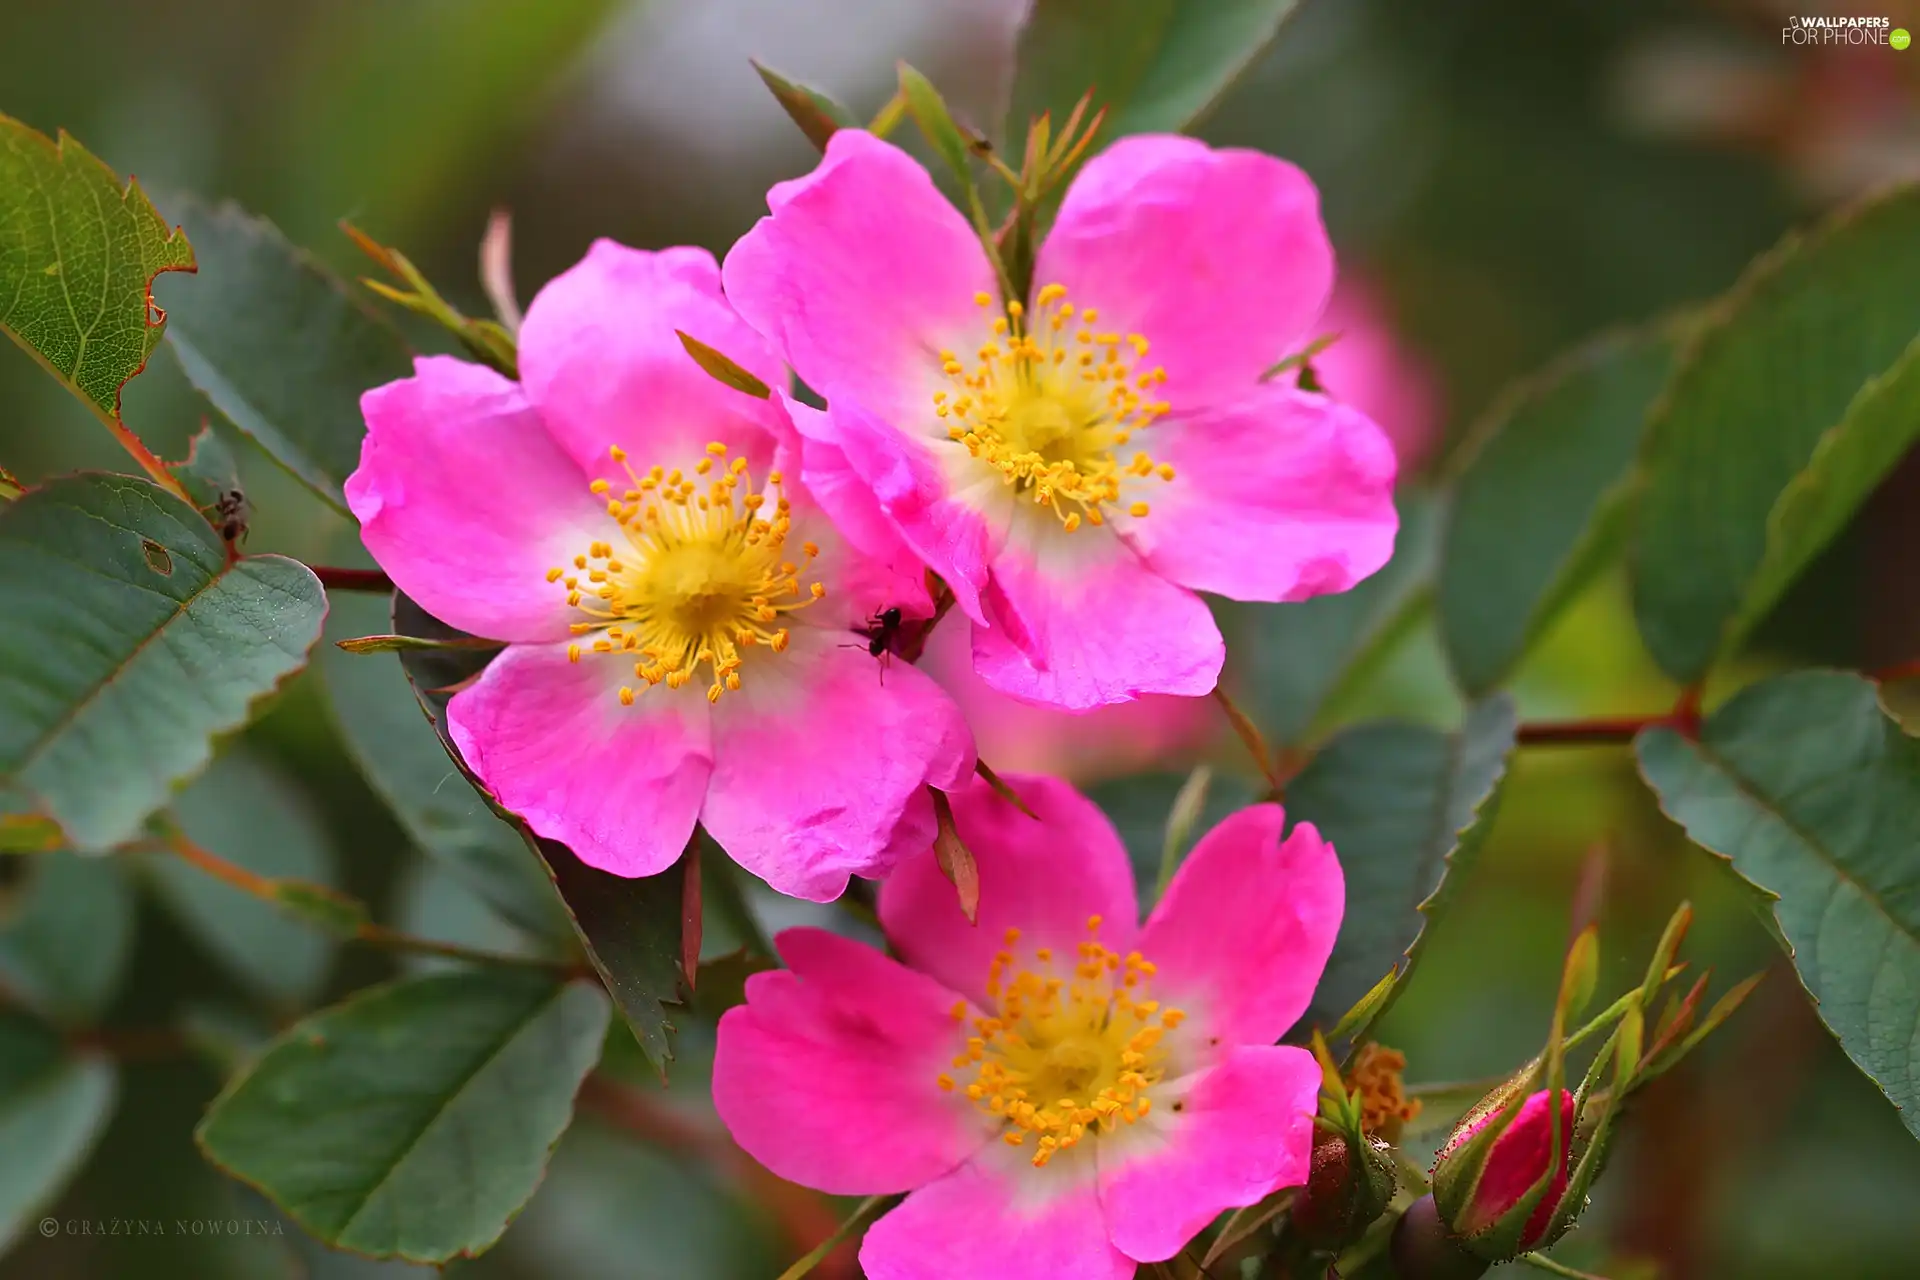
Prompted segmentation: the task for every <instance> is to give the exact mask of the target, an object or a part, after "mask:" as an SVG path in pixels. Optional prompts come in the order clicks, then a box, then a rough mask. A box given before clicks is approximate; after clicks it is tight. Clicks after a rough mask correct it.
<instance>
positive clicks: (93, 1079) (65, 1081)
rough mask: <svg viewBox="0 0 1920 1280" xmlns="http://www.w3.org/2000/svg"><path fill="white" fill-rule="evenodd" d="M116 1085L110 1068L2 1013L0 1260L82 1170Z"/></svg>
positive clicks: (35, 1025) (34, 1026) (103, 1124)
mask: <svg viewBox="0 0 1920 1280" xmlns="http://www.w3.org/2000/svg"><path fill="white" fill-rule="evenodd" d="M115 1083H116V1073H115V1071H114V1068H113V1064H112V1063H111V1062H109V1061H107V1060H106V1059H104V1058H101V1057H99V1056H97V1055H94V1054H75V1053H72V1052H70V1051H69V1050H68V1049H67V1048H66V1046H65V1045H64V1044H62V1043H61V1040H60V1037H59V1036H58V1035H57V1034H55V1033H54V1032H53V1031H52V1029H50V1028H48V1027H45V1026H42V1025H41V1024H39V1023H37V1022H34V1021H32V1020H31V1019H28V1018H23V1017H21V1016H19V1015H18V1014H11V1013H0V1254H4V1253H5V1252H6V1251H7V1249H8V1248H9V1247H11V1246H12V1244H13V1242H14V1241H15V1240H16V1239H18V1238H19V1236H20V1233H21V1231H22V1229H24V1228H25V1226H26V1224H27V1220H28V1219H29V1218H31V1217H32V1216H33V1215H34V1214H36V1213H38V1212H40V1210H42V1209H43V1208H45V1207H46V1206H47V1205H48V1204H50V1203H52V1202H53V1200H54V1199H55V1197H57V1196H58V1195H59V1194H60V1190H61V1188H62V1187H63V1186H65V1185H66V1182H67V1180H68V1179H69V1178H71V1177H72V1176H73V1175H74V1174H75V1173H77V1172H78V1171H79V1169H80V1166H81V1164H82V1163H83V1162H84V1161H85V1160H86V1158H87V1153H88V1152H89V1151H91V1150H92V1149H93V1144H94V1142H95V1141H96V1140H97V1139H98V1138H99V1136H100V1132H101V1130H102V1129H104V1128H105V1127H106V1123H107V1119H108V1117H109V1116H111V1115H112V1114H113V1098H114V1093H115Z"/></svg>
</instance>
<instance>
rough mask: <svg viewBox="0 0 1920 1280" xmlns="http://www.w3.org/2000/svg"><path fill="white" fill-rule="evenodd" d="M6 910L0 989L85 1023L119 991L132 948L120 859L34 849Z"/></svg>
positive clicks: (130, 904) (129, 902) (130, 907)
mask: <svg viewBox="0 0 1920 1280" xmlns="http://www.w3.org/2000/svg"><path fill="white" fill-rule="evenodd" d="M26 874H27V881H26V883H25V884H24V885H22V886H20V888H19V889H18V890H17V891H16V895H15V896H14V898H13V901H12V902H11V903H10V904H8V907H7V909H6V910H4V911H0V986H4V987H5V988H6V989H8V990H11V991H12V992H14V993H15V994H16V995H17V996H18V997H19V998H20V999H22V1000H24V1001H26V1002H27V1003H28V1004H30V1005H32V1006H33V1007H34V1008H35V1009H37V1010H39V1011H40V1012H42V1013H44V1014H46V1015H47V1016H48V1017H50V1018H53V1019H56V1020H57V1021H60V1022H73V1023H87V1022H92V1021H94V1020H95V1019H97V1018H99V1017H100V1015H101V1014H102V1013H104V1012H106V1009H107V1006H108V1005H109V1004H111V1003H112V1002H113V998H114V997H115V996H116V995H118V994H119V991H120V981H121V979H122V978H123V977H125V976H126V970H127V959H128V957H129V956H130V955H131V954H132V953H133V938H134V899H133V888H132V886H131V885H129V884H128V883H127V877H126V874H125V872H124V870H123V869H122V867H121V866H120V864H119V862H118V861H116V860H115V859H112V858H90V857H83V856H81V855H80V854H77V853H67V852H61V853H45V854H35V855H34V856H33V858H32V860H31V861H30V862H29V863H28V864H27V868H26Z"/></svg>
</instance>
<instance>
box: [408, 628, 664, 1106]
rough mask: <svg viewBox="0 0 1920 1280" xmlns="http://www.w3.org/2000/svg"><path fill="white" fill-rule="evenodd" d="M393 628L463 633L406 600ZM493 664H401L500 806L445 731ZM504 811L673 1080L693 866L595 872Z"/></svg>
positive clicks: (422, 655) (445, 658)
mask: <svg viewBox="0 0 1920 1280" xmlns="http://www.w3.org/2000/svg"><path fill="white" fill-rule="evenodd" d="M393 629H394V631H395V632H396V633H398V634H400V635H410V636H428V637H435V638H446V637H452V636H455V635H457V634H458V633H457V632H454V631H453V630H451V629H450V628H449V627H447V626H446V625H445V624H444V623H442V622H440V621H438V620H437V619H435V618H433V617H431V616H430V615H428V614H427V613H426V611H425V610H423V609H421V608H420V606H419V605H417V604H415V603H413V601H411V600H409V599H407V598H406V597H405V596H400V595H396V596H395V597H394V608H393ZM486 659H487V655H485V654H476V653H474V652H473V651H472V650H460V649H415V650H408V651H406V652H404V653H402V654H401V655H400V665H401V666H402V668H404V669H405V671H406V673H407V678H408V679H410V680H411V681H412V682H413V687H414V692H415V693H416V694H417V695H418V696H419V700H420V706H421V707H422V708H423V709H424V710H425V711H426V712H427V714H428V715H429V716H430V717H432V719H433V724H434V728H435V730H436V731H437V732H438V733H439V735H440V741H441V744H442V745H443V746H444V747H445V748H446V753H447V755H448V757H449V758H450V759H452V760H453V762H454V763H455V764H456V765H457V766H458V767H459V769H460V772H461V773H462V774H463V775H465V777H466V779H467V781H468V782H470V783H472V784H473V786H474V788H475V790H477V791H479V792H480V794H481V795H482V796H485V797H486V799H487V801H488V803H489V804H491V803H492V797H491V796H489V795H487V792H486V788H485V787H483V786H482V785H481V783H480V781H479V779H477V778H475V777H474V776H473V774H472V773H471V772H470V771H469V770H468V769H467V766H466V763H465V762H464V761H462V760H461V759H460V752H459V749H458V748H457V747H455V746H454V744H453V739H452V738H451V737H449V736H448V734H447V728H446V725H447V716H446V708H447V703H448V702H449V701H450V698H449V696H448V695H447V693H446V692H445V690H447V689H448V688H451V687H452V686H454V685H457V684H459V683H460V682H462V681H463V680H466V679H469V678H471V677H472V676H473V675H474V674H476V673H477V672H478V671H479V670H480V668H481V667H483V666H484V665H485V664H486ZM495 812H496V813H499V814H500V815H501V816H502V817H505V818H507V819H509V820H510V821H511V822H512V823H513V825H514V829H515V830H517V831H518V832H519V833H520V834H521V836H522V837H523V838H524V839H525V840H526V842H527V845H528V847H530V848H531V849H533V851H534V852H535V853H537V854H538V855H539V856H540V863H541V866H542V867H543V868H544V869H545V870H546V873H547V875H548V876H549V877H551V878H552V880H553V885H554V888H556V889H558V890H559V892H560V899H561V901H562V902H563V903H565V905H566V909H567V913H568V915H569V916H570V917H571V918H572V920H573V927H574V931H575V933H577V934H578V935H579V938H580V941H581V942H582V943H583V944H584V945H585V947H586V949H587V958H588V959H589V960H591V961H592V962H593V967H594V969H595V970H597V971H598V972H599V974H600V976H601V978H602V979H603V980H604V981H605V982H606V984H607V990H608V991H609V992H611V993H612V994H613V998H614V1000H615V1002H617V1003H618V1004H619V1006H620V1012H621V1013H622V1014H623V1015H624V1016H625V1017H626V1020H627V1025H628V1026H630V1027H632V1028H633V1035H634V1039H635V1040H637V1041H639V1044H640V1047H641V1049H642V1050H644V1051H645V1052H646V1055H647V1057H648V1059H649V1060H651V1061H652V1062H653V1063H654V1065H656V1066H657V1067H659V1068H660V1070H661V1073H662V1078H663V1079H664V1078H665V1071H666V1064H667V1062H668V1061H669V1060H671V1059H672V1057H673V1044H672V1041H671V1040H670V1039H669V1036H670V1035H671V1033H672V1032H673V1023H672V1022H671V1021H670V1020H669V1014H668V1006H669V1005H683V1004H685V1003H686V995H687V991H686V974H685V971H684V970H683V968H682V966H681V948H680V940H681V911H682V906H683V902H682V895H683V893H684V887H685V877H686V867H687V861H688V860H687V859H686V858H682V859H680V861H679V862H677V863H675V864H674V865H673V866H672V867H671V868H670V869H669V870H667V871H664V872H662V873H661V874H659V875H657V876H648V877H646V878H644V879H639V880H628V879H624V878H622V877H620V876H615V875H608V874H607V873H606V872H604V871H598V870H595V869H594V868H592V867H590V866H588V865H587V864H586V863H584V862H582V861H580V859H578V858H576V857H574V856H573V852H572V851H571V850H570V849H568V848H567V847H566V846H565V845H563V844H561V843H560V842H559V841H557V840H547V839H543V838H542V837H540V836H538V835H535V834H534V832H533V830H532V829H531V828H529V827H528V826H527V825H526V824H525V823H523V822H521V821H520V820H519V819H518V818H517V817H515V816H514V815H513V814H511V813H508V812H506V811H505V810H500V809H496V810H495Z"/></svg>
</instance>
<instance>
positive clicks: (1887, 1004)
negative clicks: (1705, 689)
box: [1638, 671, 1920, 1136]
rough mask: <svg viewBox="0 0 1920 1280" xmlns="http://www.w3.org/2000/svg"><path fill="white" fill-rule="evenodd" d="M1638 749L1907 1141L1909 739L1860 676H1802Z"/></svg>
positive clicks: (1912, 1078)
mask: <svg viewBox="0 0 1920 1280" xmlns="http://www.w3.org/2000/svg"><path fill="white" fill-rule="evenodd" d="M1638 750H1639V755H1640V772H1641V774H1642V775H1643V776H1644V777H1645V778H1646V780H1647V782H1648V783H1649V784H1651V785H1652V787H1653V789H1654V790H1655V791H1656V792H1658V793H1659V796H1660V806H1661V808H1663V809H1664V810H1666V812H1667V814H1668V816H1669V817H1671V818H1673V819H1674V820H1675V821H1676V822H1678V823H1680V825H1682V826H1683V827H1685V828H1686V829H1687V834H1688V835H1689V836H1691V837H1692V838H1693V840H1694V842H1695V843H1697V844H1700V845H1702V846H1704V847H1705V848H1707V849H1710V850H1712V851H1713V852H1715V853H1717V854H1720V855H1722V856H1723V857H1726V858H1728V859H1730V860H1731V861H1732V863H1733V868H1734V870H1735V871H1737V872H1739V873H1740V875H1741V876H1743V877H1745V878H1746V879H1747V880H1749V881H1751V882H1753V883H1754V884H1755V885H1758V886H1759V887H1760V889H1761V890H1763V891H1764V892H1765V893H1766V894H1767V895H1768V896H1770V897H1773V898H1776V899H1777V901H1774V902H1773V904H1772V906H1773V917H1774V920H1775V922H1776V924H1777V926H1778V929H1779V932H1780V934H1781V935H1782V936H1783V937H1784V938H1785V940H1786V943H1787V946H1788V947H1789V949H1790V950H1791V951H1792V953H1793V962H1794V967H1795V968H1797V969H1798V970H1799V972H1800V980H1801V982H1803V983H1805V984H1806V988H1807V990H1808V992H1809V993H1811V994H1812V996H1813V998H1814V1000H1815V1001H1816V1002H1817V1003H1818V1004H1819V1008H1820V1016H1821V1017H1822V1018H1824V1019H1825V1020H1826V1023H1827V1025H1828V1026H1829V1027H1832V1028H1833V1032H1834V1034H1835V1035H1836V1036H1838V1037H1839V1039H1840V1046H1841V1048H1843V1049H1845V1050H1846V1051H1847V1055H1848V1056H1849V1057H1851V1058H1852V1059H1853V1060H1854V1061H1855V1062H1856V1063H1858V1064H1859V1065H1860V1067H1861V1069H1862V1070H1864V1071H1865V1072H1866V1073H1867V1074H1868V1075H1870V1076H1872V1077H1873V1078H1874V1079H1875V1080H1877V1081H1878V1082H1879V1084H1880V1087H1881V1088H1882V1089H1884V1090H1885V1091H1886V1093H1887V1096H1888V1097H1890V1098H1891V1099H1893V1102H1894V1105H1895V1106H1897V1107H1899V1108H1900V1117H1901V1119H1902V1120H1903V1121H1905V1122H1906V1126H1907V1128H1908V1129H1909V1130H1911V1131H1912V1132H1913V1133H1914V1134H1915V1135H1916V1136H1920V739H1915V738H1911V737H1908V736H1907V735H1906V734H1905V733H1903V732H1902V731H1901V729H1900V726H1899V725H1898V724H1897V723H1895V722H1894V721H1893V719H1892V718H1891V717H1889V716H1888V715H1887V714H1886V712H1885V710H1884V709H1883V708H1882V707H1881V706H1880V701H1879V696H1878V691H1877V690H1876V688H1875V687H1874V685H1873V684H1872V683H1871V682H1869V681H1867V680H1863V679H1861V678H1860V677H1858V676H1854V675H1847V674H1842V673H1840V672H1832V671H1803V672H1797V673H1795V674H1792V675H1787V676H1781V677H1779V678H1777V679H1773V680H1768V681H1764V682H1762V683H1761V684H1757V685H1754V686H1753V687H1751V688H1749V689H1746V690H1743V691H1742V692H1741V693H1740V695H1739V696H1738V697H1736V698H1734V699H1733V701H1731V702H1729V703H1728V704H1727V705H1726V706H1725V707H1723V708H1721V709H1720V710H1719V711H1717V712H1715V713H1714V714H1713V715H1712V716H1711V717H1709V718H1708V720H1707V722H1706V723H1705V724H1704V725H1703V726H1702V727H1701V730H1700V738H1699V741H1697V742H1689V741H1688V740H1687V739H1686V738H1684V737H1682V736H1681V735H1680V734H1678V733H1676V732H1674V731H1673V730H1671V729H1653V730H1649V731H1647V732H1645V733H1642V734H1641V735H1640V739H1639V742H1638Z"/></svg>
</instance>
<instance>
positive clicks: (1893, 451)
mask: <svg viewBox="0 0 1920 1280" xmlns="http://www.w3.org/2000/svg"><path fill="white" fill-rule="evenodd" d="M1917 439H1920V338H1916V339H1915V340H1914V342H1913V343H1912V344H1911V345H1909V346H1908V348H1907V351H1906V354H1905V355H1904V356H1902V357H1901V358H1900V361H1899V363H1897V364H1896V365H1894V366H1893V368H1892V369H1890V370H1888V371H1887V373H1886V375H1885V376H1884V377H1880V378H1876V379H1874V380H1873V381H1871V382H1869V383H1867V385H1866V386H1864V387H1862V388H1860V394H1859V395H1858V396H1856V397H1855V398H1854V401H1853V404H1852V405H1850V406H1849V407H1848V409H1847V413H1846V416H1845V417H1843V418H1842V419H1841V420H1840V422H1839V425H1837V426H1835V427H1834V428H1833V429H1832V430H1831V431H1829V432H1827V433H1826V434H1825V435H1824V436H1822V437H1821V438H1820V443H1819V444H1818V445H1817V446H1815V448H1814V451H1813V457H1812V459H1811V460H1809V461H1808V463H1807V466H1806V469H1805V470H1803V471H1801V472H1800V474H1799V475H1797V476H1795V477H1794V478H1793V481H1792V483H1790V484H1788V485H1787V487H1786V488H1785V489H1783V490H1781V491H1780V497H1779V499H1778V500H1777V501H1776V502H1775V503H1774V504H1773V510H1772V511H1771V512H1770V513H1769V514H1768V516H1767V547H1766V553H1765V555H1763V556H1762V557H1761V560H1760V567H1759V568H1758V569H1756V570H1755V571H1754V575H1753V579H1752V582H1751V584H1750V585H1749V586H1748V588H1747V594H1746V598H1745V599H1744V600H1743V601H1742V602H1741V607H1740V612H1739V613H1738V614H1737V615H1735V617H1734V619H1733V622H1732V623H1731V624H1730V625H1729V628H1728V633H1727V638H1726V640H1725V642H1724V644H1723V646H1722V648H1723V649H1732V648H1733V647H1734V646H1735V645H1737V644H1739V642H1740V641H1741V640H1743V639H1745V638H1746V636H1747V635H1748V634H1750V633H1751V632H1752V630H1753V628H1754V627H1755V626H1757V625H1758V624H1759V623H1760V621H1761V620H1762V619H1763V618H1765V617H1766V616H1767V614H1768V613H1770V612H1772V610H1773V607H1774V606H1775V605H1776V604H1778V603H1779V602H1780V598H1781V597H1782V596H1784V595H1785V594H1786V592H1787V588H1788V587H1790V586H1792V585H1793V582H1794V579H1796V578H1798V577H1799V576H1800V574H1801V573H1802V571H1804V570H1805V569H1806V567H1807V566H1808V565H1809V564H1811V563H1812V562H1813V560H1814V557H1816V556H1818V555H1819V554H1820V553H1821V552H1822V551H1824V550H1825V549H1826V548H1827V545H1828V544H1829V543H1831V542H1832V541H1833V540H1834V539H1835V538H1836V537H1838V536H1839V535H1840V532H1841V530H1843V529H1845V528H1846V526H1847V522H1848V521H1849V520H1850V519H1852V518H1853V513H1854V512H1855V511H1857V510H1859V508H1860V504H1861V503H1862V502H1864V501H1866V499H1867V496H1868V495H1869V494H1871V493H1872V492H1873V490H1874V486H1876V485H1878V484H1879V483H1880V481H1881V479H1882V478H1884V477H1885V476H1886V474H1887V472H1889V471H1891V470H1892V469H1893V467H1894V464H1896V463H1898V462H1899V461H1900V459H1901V458H1903V457H1905V456H1906V454H1907V451H1908V450H1909V449H1910V448H1912V447H1913V443H1914V441H1915V440H1917Z"/></svg>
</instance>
